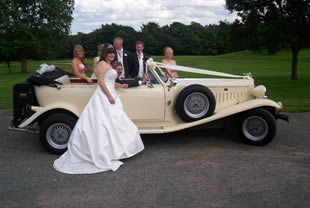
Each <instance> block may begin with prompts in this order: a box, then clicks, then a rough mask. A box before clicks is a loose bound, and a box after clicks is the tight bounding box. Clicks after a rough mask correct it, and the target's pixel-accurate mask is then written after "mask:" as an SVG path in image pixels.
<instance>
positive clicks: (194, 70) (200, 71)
mask: <svg viewBox="0 0 310 208" xmlns="http://www.w3.org/2000/svg"><path fill="white" fill-rule="evenodd" d="M146 64H147V65H148V66H149V67H150V68H152V69H155V67H156V66H158V67H160V68H163V69H164V68H167V69H174V70H177V71H185V72H192V73H198V74H207V75H214V76H221V77H233V78H244V77H245V76H238V75H233V74H228V73H223V72H216V71H210V70H205V69H197V68H191V67H187V66H179V65H171V64H164V63H160V62H155V61H153V60H152V59H148V60H147V61H146Z"/></svg>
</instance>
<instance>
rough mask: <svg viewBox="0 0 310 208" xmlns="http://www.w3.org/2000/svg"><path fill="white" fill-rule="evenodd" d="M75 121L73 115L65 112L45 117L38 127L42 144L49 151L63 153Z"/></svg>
mask: <svg viewBox="0 0 310 208" xmlns="http://www.w3.org/2000/svg"><path fill="white" fill-rule="evenodd" d="M76 121H77V118H76V117H75V116H73V115H70V114H67V113H57V114H54V115H51V116H49V117H47V118H46V119H45V120H44V121H43V122H42V124H41V128H40V140H41V143H42V145H43V146H44V147H45V148H46V149H47V150H48V151H49V152H51V153H54V154H62V153H64V152H65V151H66V150H67V146H68V141H69V138H70V135H71V132H72V130H73V128H74V126H75V123H76Z"/></svg>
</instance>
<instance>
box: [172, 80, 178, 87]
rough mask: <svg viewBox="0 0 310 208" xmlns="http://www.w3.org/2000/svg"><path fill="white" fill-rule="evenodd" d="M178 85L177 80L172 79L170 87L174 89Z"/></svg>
mask: <svg viewBox="0 0 310 208" xmlns="http://www.w3.org/2000/svg"><path fill="white" fill-rule="evenodd" d="M177 84H178V80H177V79H175V78H171V79H170V85H171V87H174V86H176V85H177Z"/></svg>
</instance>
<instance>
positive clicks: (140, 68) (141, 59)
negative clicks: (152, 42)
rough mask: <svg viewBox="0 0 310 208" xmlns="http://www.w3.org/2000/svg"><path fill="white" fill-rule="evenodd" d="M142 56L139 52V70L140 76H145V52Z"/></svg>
mask: <svg viewBox="0 0 310 208" xmlns="http://www.w3.org/2000/svg"><path fill="white" fill-rule="evenodd" d="M140 55H141V57H140V59H139V53H138V52H137V57H138V62H139V72H138V77H139V78H143V74H144V68H143V53H141V54H140Z"/></svg>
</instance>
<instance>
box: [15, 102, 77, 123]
mask: <svg viewBox="0 0 310 208" xmlns="http://www.w3.org/2000/svg"><path fill="white" fill-rule="evenodd" d="M56 109H62V110H66V111H69V112H71V113H73V114H74V115H76V116H77V117H79V116H80V114H81V112H82V111H81V109H79V108H78V107H76V106H74V105H70V104H68V103H57V104H54V105H49V106H45V107H40V106H32V107H31V110H32V111H34V112H35V113H34V114H33V115H32V116H30V117H29V118H28V119H27V120H25V121H24V122H23V123H21V124H20V125H19V126H18V128H24V127H26V126H28V125H29V124H31V123H32V122H34V121H35V120H36V119H37V118H38V117H39V116H41V115H43V114H44V113H46V112H48V111H51V110H56Z"/></svg>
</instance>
